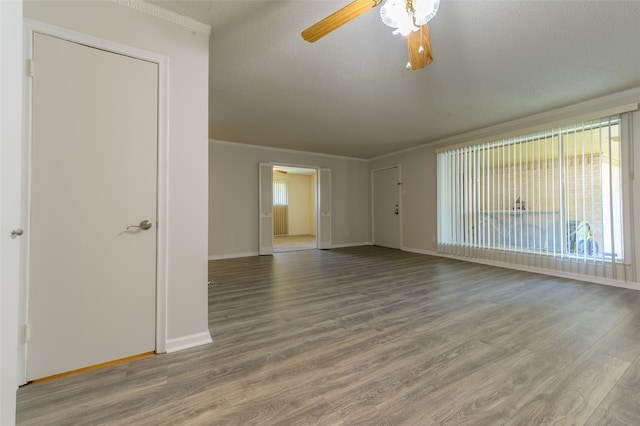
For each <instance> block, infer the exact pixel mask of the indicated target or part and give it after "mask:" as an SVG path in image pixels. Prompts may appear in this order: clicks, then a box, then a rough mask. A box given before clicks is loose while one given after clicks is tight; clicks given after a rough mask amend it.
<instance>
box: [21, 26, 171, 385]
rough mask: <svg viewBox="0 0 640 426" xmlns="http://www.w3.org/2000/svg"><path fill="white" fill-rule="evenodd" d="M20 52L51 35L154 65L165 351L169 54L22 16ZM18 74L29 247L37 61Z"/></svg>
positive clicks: (160, 323)
mask: <svg viewBox="0 0 640 426" xmlns="http://www.w3.org/2000/svg"><path fill="white" fill-rule="evenodd" d="M24 31H25V36H24V56H25V60H26V61H25V62H27V63H30V60H31V59H32V58H33V35H34V33H41V34H46V35H48V36H52V37H57V38H60V39H63V40H67V41H70V42H74V43H80V44H83V45H86V46H90V47H94V48H98V49H102V50H106V51H109V52H112V53H116V54H121V55H126V56H130V57H133V58H137V59H141V60H144V61H148V62H153V63H156V64H158V168H157V170H158V181H157V185H158V186H157V188H158V189H157V204H158V205H157V241H156V336H155V346H156V347H155V352H156V353H164V352H166V343H167V288H168V281H167V280H168V274H167V266H168V260H167V255H168V250H167V241H168V223H169V222H168V200H169V195H170V194H169V185H168V177H169V173H168V171H169V168H168V162H169V157H168V153H169V128H168V122H169V103H168V94H169V78H168V77H169V58H168V57H167V56H163V55H159V54H156V53H153V52H149V51H146V50H142V49H138V48H135V47H131V46H126V45H123V44H119V43H115V42H112V41H108V40H104V39H100V38H97V37H93V36H90V35H87V34H83V33H79V32H75V31H72V30H68V29H66V28H61V27H57V26H54V25H50V24H46V23H43V22H39V21H35V20H31V19H25V20H24ZM28 68H31V70H27V72H26V73H25V78H24V85H23V86H24V113H25V118H26V119H25V120H23V122H24V129H23V137H24V144H25V146H27V147H28V148H27V151H28V152H27V153H26V155H25V158H24V159H23V164H24V175H23V182H24V185H23V186H24V188H25V189H24V190H25V192H26V196H25V197H24V202H25V203H26V205H25V208H24V211H25V212H26V217H25V218H24V220H23V223H25V229H24V231H25V235H26V236H27V239H26V245H27V246H28V245H29V242H28V241H29V238H28V236H29V230H30V229H29V219H30V216H31V210H30V209H31V206H30V202H31V161H30V158H31V146H32V145H31V144H32V140H31V126H32V123H31V120H32V114H31V111H32V96H33V88H32V79H31V78H30V77H29V76H28V74H29V72H30V71H33V72H34V73H37V64H36V66H35V67H28ZM28 253H29V247H27V249H26V250H25V253H24V255H23V256H24V257H25V258H24V262H23V264H24V267H23V274H22V275H23V277H24V278H23V280H22V282H21V283H20V287H21V289H20V320H19V322H20V327H22V329H23V330H26V327H27V324H28V322H29V297H28V294H29V277H28V271H29V261H30V259H29V255H28ZM20 351H21V354H22V356H21V357H20V359H19V365H18V375H19V382H20V383H21V384H24V383H26V377H27V375H26V368H27V351H28V343H27V341H26V336H25V335H24V333H23V336H22V338H21V341H20Z"/></svg>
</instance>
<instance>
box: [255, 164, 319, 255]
mask: <svg viewBox="0 0 640 426" xmlns="http://www.w3.org/2000/svg"><path fill="white" fill-rule="evenodd" d="M262 166H270V167H271V168H272V169H273V166H283V167H297V168H300V169H314V170H315V171H316V250H317V249H330V248H331V245H332V238H331V199H330V197H331V169H325V168H321V167H318V166H308V165H303V164H294V163H286V162H281V161H272V162H269V163H260V164H259V169H258V170H259V171H258V173H262ZM321 173H324V174H325V176H327V179H328V180H329V182H328V188H325V189H326V190H327V191H329V192H328V194H329V200H325V201H326V206H324V211H321V208H322V207H323V206H321V200H320V191H321V179H320V174H321ZM271 181H272V182H273V175H272V179H271ZM258 197H259V201H258V204H259V206H258V216H259V217H258V221H259V222H258V223H259V226H258V252H259V254H261V255H262V254H273V227H272V228H271V230H272V232H271V244H270V246H264V247H263V242H262V235H263V234H262V225H261V223H262V215H263V214H265V212H263V206H261V205H260V203H261V202H262V183H259V184H258ZM269 210H270V211H271V215H272V216H271V217H272V218H273V199H272V201H271V208H270V209H269ZM323 220H324V222H327V223H328V229H327V230H326V232H325V234H326V235H327V238H328V240H327V241H323V240H322V239H321V236H322V235H321V234H322V232H323V228H322V221H323Z"/></svg>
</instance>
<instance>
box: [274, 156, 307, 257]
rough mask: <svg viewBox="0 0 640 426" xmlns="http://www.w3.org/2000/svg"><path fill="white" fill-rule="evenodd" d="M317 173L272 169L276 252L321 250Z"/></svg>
mask: <svg viewBox="0 0 640 426" xmlns="http://www.w3.org/2000/svg"><path fill="white" fill-rule="evenodd" d="M317 212H318V209H317V170H316V169H310V168H304V167H293V166H284V165H274V166H273V251H274V253H282V252H288V251H297V250H315V249H317V248H318V237H317V235H318V232H317V229H318V223H317Z"/></svg>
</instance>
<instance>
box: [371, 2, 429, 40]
mask: <svg viewBox="0 0 640 426" xmlns="http://www.w3.org/2000/svg"><path fill="white" fill-rule="evenodd" d="M439 6H440V0H386V1H385V3H384V4H383V5H382V7H381V8H380V18H382V22H383V23H384V24H385V25H387V26H388V27H391V28H395V31H393V34H401V35H403V36H407V35H409V34H410V33H411V32H412V31H418V29H419V28H420V26H421V25H424V24H426V23H427V22H429V21H430V20H431V18H433V17H434V16H436V13H437V12H438V7H439Z"/></svg>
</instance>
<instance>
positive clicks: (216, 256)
mask: <svg viewBox="0 0 640 426" xmlns="http://www.w3.org/2000/svg"><path fill="white" fill-rule="evenodd" d="M259 255H260V253H258V252H257V251H249V252H246V253H229V254H214V255H213V256H209V260H222V259H235V258H236V257H251V256H259Z"/></svg>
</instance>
